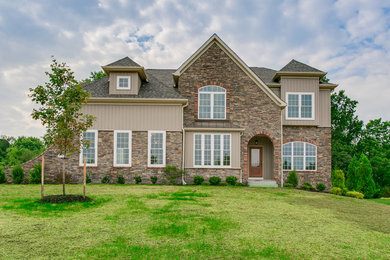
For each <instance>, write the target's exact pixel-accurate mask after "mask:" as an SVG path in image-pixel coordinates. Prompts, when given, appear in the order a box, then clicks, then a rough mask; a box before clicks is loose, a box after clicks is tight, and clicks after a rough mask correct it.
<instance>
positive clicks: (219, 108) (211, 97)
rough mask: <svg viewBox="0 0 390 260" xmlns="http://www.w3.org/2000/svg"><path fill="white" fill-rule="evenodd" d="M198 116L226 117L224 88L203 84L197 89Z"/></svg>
mask: <svg viewBox="0 0 390 260" xmlns="http://www.w3.org/2000/svg"><path fill="white" fill-rule="evenodd" d="M198 102H199V103H198V118H199V119H225V118H226V90H225V89H224V88H221V87H218V86H205V87H202V88H200V89H199V91H198Z"/></svg>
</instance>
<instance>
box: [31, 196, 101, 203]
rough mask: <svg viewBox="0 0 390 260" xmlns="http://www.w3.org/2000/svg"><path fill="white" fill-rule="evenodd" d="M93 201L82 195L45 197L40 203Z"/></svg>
mask: <svg viewBox="0 0 390 260" xmlns="http://www.w3.org/2000/svg"><path fill="white" fill-rule="evenodd" d="M92 200H93V199H91V198H88V197H87V196H85V198H83V196H82V195H71V194H70V195H65V196H64V195H49V196H45V197H43V199H40V200H38V201H37V202H38V203H57V204H61V203H72V202H89V201H92Z"/></svg>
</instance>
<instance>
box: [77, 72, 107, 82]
mask: <svg viewBox="0 0 390 260" xmlns="http://www.w3.org/2000/svg"><path fill="white" fill-rule="evenodd" d="M105 76H107V74H106V73H105V72H104V71H92V72H91V74H90V75H89V78H85V79H83V80H81V83H86V82H91V81H95V80H98V79H101V78H104V77H105Z"/></svg>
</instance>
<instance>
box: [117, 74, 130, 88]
mask: <svg viewBox="0 0 390 260" xmlns="http://www.w3.org/2000/svg"><path fill="white" fill-rule="evenodd" d="M130 79H131V77H130V76H118V78H117V84H116V89H119V90H130V88H131V86H130Z"/></svg>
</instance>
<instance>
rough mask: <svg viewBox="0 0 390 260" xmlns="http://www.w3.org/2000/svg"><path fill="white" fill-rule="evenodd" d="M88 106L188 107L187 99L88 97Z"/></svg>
mask: <svg viewBox="0 0 390 260" xmlns="http://www.w3.org/2000/svg"><path fill="white" fill-rule="evenodd" d="M88 103H89V104H95V103H103V104H104V103H107V104H112V103H136V104H140V103H144V104H153V103H154V104H182V105H185V104H187V105H188V100H187V99H166V98H104V97H102V98H94V97H90V98H89V99H88Z"/></svg>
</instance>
